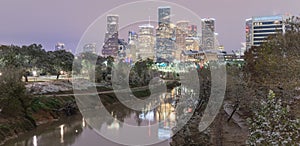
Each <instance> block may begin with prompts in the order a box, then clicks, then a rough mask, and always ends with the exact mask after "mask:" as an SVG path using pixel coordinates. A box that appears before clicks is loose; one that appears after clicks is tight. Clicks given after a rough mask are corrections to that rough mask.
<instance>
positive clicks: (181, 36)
mask: <svg viewBox="0 0 300 146" xmlns="http://www.w3.org/2000/svg"><path fill="white" fill-rule="evenodd" d="M188 35H189V22H188V21H178V22H177V23H176V46H175V48H176V51H175V59H176V60H181V54H182V51H183V50H185V48H186V39H185V38H186V37H188Z"/></svg>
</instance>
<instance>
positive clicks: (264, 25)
mask: <svg viewBox="0 0 300 146" xmlns="http://www.w3.org/2000/svg"><path fill="white" fill-rule="evenodd" d="M289 17H290V16H289V15H273V16H259V17H252V19H251V20H250V19H247V21H246V43H247V49H249V48H250V47H251V46H260V45H261V44H262V43H264V42H266V41H267V39H268V37H269V36H271V35H275V34H278V33H285V31H286V24H285V20H287V19H288V18H289ZM247 25H248V27H249V32H248V34H247ZM251 25H252V27H251ZM250 27H251V28H250ZM247 35H249V37H248V38H247ZM248 39H249V40H248Z"/></svg>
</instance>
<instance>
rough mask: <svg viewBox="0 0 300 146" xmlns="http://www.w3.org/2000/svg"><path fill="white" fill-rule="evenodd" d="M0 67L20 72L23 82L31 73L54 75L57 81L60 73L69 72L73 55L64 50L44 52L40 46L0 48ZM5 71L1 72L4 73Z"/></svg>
mask: <svg viewBox="0 0 300 146" xmlns="http://www.w3.org/2000/svg"><path fill="white" fill-rule="evenodd" d="M0 54H1V55H0V67H1V69H2V68H5V67H8V66H13V67H15V68H18V69H20V70H21V71H22V75H23V76H24V78H25V81H26V82H27V81H28V78H27V77H28V75H30V74H31V73H32V71H38V72H39V73H40V74H56V75H57V79H58V78H59V75H60V74H61V71H65V72H70V71H71V70H72V64H73V60H74V55H73V54H72V53H70V52H67V51H65V50H58V51H48V52H47V51H45V50H44V49H43V48H42V45H37V44H32V45H29V46H22V47H20V46H15V45H10V46H0ZM4 71H5V70H3V72H4Z"/></svg>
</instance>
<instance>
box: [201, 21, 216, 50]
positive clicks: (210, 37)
mask: <svg viewBox="0 0 300 146" xmlns="http://www.w3.org/2000/svg"><path fill="white" fill-rule="evenodd" d="M201 24H202V47H203V49H204V50H212V49H215V19H214V18H205V19H202V23H201Z"/></svg>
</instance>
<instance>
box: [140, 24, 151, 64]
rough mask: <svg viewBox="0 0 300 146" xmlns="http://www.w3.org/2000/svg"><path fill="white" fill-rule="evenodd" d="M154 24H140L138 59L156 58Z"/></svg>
mask: <svg viewBox="0 0 300 146" xmlns="http://www.w3.org/2000/svg"><path fill="white" fill-rule="evenodd" d="M154 43H155V38H154V26H152V25H150V24H145V25H141V26H139V34H138V51H137V53H138V56H137V57H138V59H143V60H145V59H147V58H149V59H154V56H155V54H154V46H155V44H154Z"/></svg>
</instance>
